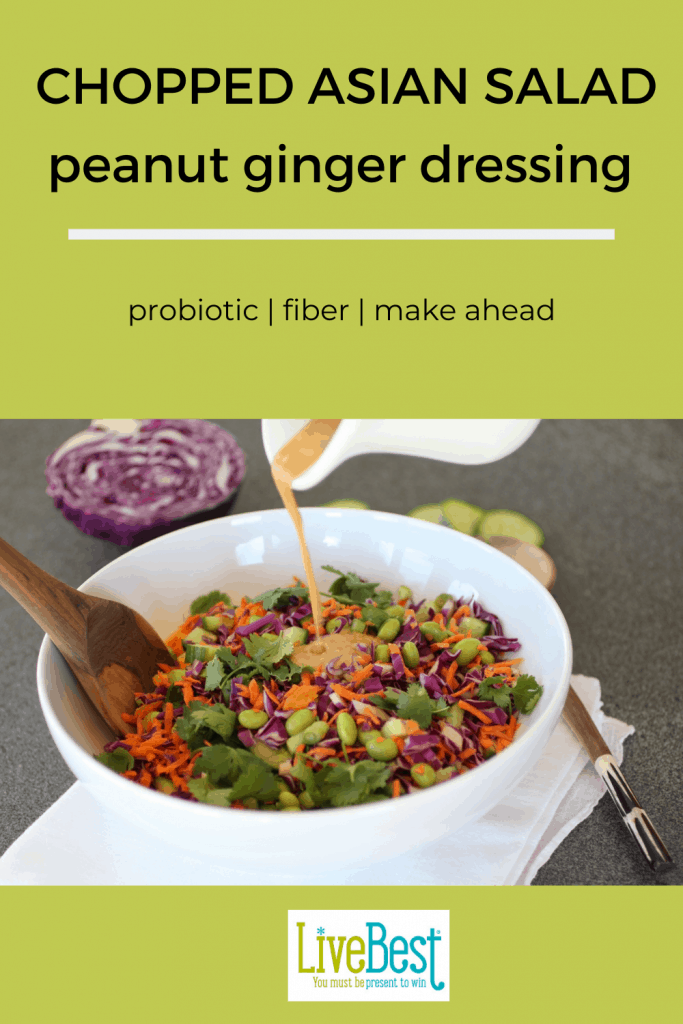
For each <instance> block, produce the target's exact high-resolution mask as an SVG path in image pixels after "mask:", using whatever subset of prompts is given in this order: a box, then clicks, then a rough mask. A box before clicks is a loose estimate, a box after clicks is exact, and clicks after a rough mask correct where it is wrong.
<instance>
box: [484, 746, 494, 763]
mask: <svg viewBox="0 0 683 1024" xmlns="http://www.w3.org/2000/svg"><path fill="white" fill-rule="evenodd" d="M495 756H496V748H495V747H493V746H491V747H486V748H485V750H484V757H485V758H486V760H487V761H488V759H489V758H490V757H495Z"/></svg>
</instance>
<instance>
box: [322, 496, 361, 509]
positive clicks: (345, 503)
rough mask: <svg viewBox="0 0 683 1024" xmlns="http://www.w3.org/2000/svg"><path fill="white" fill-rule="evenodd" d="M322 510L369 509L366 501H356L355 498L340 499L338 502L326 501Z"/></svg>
mask: <svg viewBox="0 0 683 1024" xmlns="http://www.w3.org/2000/svg"><path fill="white" fill-rule="evenodd" d="M320 507H321V508H369V506H368V505H366V504H365V502H364V501H356V499H355V498H338V499H337V500H336V501H326V502H325V504H324V505H321V506H320Z"/></svg>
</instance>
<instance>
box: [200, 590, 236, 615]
mask: <svg viewBox="0 0 683 1024" xmlns="http://www.w3.org/2000/svg"><path fill="white" fill-rule="evenodd" d="M219 601H224V602H225V604H227V605H231V604H232V601H231V600H230V598H229V597H228V595H227V594H222V593H221V591H220V590H212V591H211V593H210V594H204V596H203V597H196V598H195V599H194V601H193V602H192V604H191V605H190V615H203V614H204V613H205V612H208V610H209V608H213V606H214V605H215V604H218V602H219Z"/></svg>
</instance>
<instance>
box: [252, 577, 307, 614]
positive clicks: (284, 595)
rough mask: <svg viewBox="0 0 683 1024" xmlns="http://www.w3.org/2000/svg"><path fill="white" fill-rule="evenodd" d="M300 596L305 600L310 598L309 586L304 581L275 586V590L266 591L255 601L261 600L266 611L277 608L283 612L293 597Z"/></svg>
mask: <svg viewBox="0 0 683 1024" xmlns="http://www.w3.org/2000/svg"><path fill="white" fill-rule="evenodd" d="M299 597H300V598H302V600H303V601H306V600H307V599H308V587H306V586H304V584H303V583H297V584H295V585H294V586H293V587H275V589H274V590H266V591H265V593H263V594H259V596H258V597H255V598H254V601H260V602H261V604H262V605H263V607H264V608H265V610H266V611H271V610H272V609H273V608H276V609H277V610H278V611H281V612H282V611H284V610H285V609H286V608H287V607H288V606H289V604H290V602H291V600H292V598H299Z"/></svg>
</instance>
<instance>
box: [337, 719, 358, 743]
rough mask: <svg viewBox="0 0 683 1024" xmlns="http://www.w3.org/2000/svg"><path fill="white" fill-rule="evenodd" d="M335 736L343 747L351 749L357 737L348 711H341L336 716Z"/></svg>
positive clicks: (356, 731) (354, 724)
mask: <svg viewBox="0 0 683 1024" xmlns="http://www.w3.org/2000/svg"><path fill="white" fill-rule="evenodd" d="M337 735H338V736H339V739H340V740H341V741H342V743H343V744H344V746H346V747H352V746H353V744H354V743H355V742H356V737H357V736H358V726H357V725H356V723H355V722H354V720H353V718H352V717H351V715H350V714H349V713H348V711H342V713H341V714H340V715H338V716H337Z"/></svg>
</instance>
